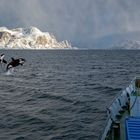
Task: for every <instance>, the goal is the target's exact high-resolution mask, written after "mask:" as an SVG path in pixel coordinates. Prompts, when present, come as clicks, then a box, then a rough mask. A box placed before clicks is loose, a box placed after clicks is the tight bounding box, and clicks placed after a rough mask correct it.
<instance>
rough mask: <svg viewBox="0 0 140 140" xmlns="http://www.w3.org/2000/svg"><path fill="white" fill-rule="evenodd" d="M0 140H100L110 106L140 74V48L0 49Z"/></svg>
mask: <svg viewBox="0 0 140 140" xmlns="http://www.w3.org/2000/svg"><path fill="white" fill-rule="evenodd" d="M1 53H5V56H6V58H5V59H7V60H8V61H10V57H16V58H18V57H24V58H25V59H26V60H27V61H26V63H25V65H24V66H19V67H17V68H16V69H15V72H14V74H13V75H6V74H5V72H4V71H5V68H4V66H3V67H2V68H1V70H0V140H97V139H98V138H99V136H100V134H101V132H102V130H103V127H104V125H105V120H106V107H107V106H109V104H110V103H111V101H112V99H113V98H114V97H115V96H116V95H117V94H119V92H120V90H122V88H125V87H126V86H127V85H128V84H129V83H130V81H131V80H132V79H133V77H134V76H136V75H139V74H140V51H115V50H114V51H113V50H112V51H111V50H110V51H107V50H105V51H103V50H102V51H99V50H56V51H55V50H52V51H31V50H30V51H29V50H24V51H18V50H12V51H11V50H7V51H6V50H5V51H4V50H1Z"/></svg>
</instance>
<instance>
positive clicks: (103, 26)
mask: <svg viewBox="0 0 140 140" xmlns="http://www.w3.org/2000/svg"><path fill="white" fill-rule="evenodd" d="M0 26H6V27H8V28H17V27H30V26H35V27H37V28H39V29H40V30H41V31H44V32H50V33H52V34H53V35H54V36H55V37H56V38H57V40H60V41H61V40H68V41H69V42H71V43H72V45H73V46H76V47H88V45H89V44H92V43H93V40H96V39H98V38H102V37H104V36H108V35H112V34H118V33H119V34H121V33H125V32H135V31H140V0H0Z"/></svg>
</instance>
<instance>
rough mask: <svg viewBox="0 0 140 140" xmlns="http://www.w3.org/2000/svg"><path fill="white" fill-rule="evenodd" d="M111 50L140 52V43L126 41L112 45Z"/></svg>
mask: <svg viewBox="0 0 140 140" xmlns="http://www.w3.org/2000/svg"><path fill="white" fill-rule="evenodd" d="M110 48H111V49H125V50H139V49H140V41H137V40H125V41H121V42H119V43H117V44H114V45H112V47H110Z"/></svg>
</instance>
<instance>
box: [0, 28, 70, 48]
mask: <svg viewBox="0 0 140 140" xmlns="http://www.w3.org/2000/svg"><path fill="white" fill-rule="evenodd" d="M0 48H1V49H72V46H71V45H70V44H69V42H68V41H67V40H65V41H61V42H59V41H57V40H56V38H55V36H54V35H52V34H50V33H49V32H42V31H40V30H39V29H38V28H36V27H33V26H31V27H29V28H15V29H8V28H7V27H0Z"/></svg>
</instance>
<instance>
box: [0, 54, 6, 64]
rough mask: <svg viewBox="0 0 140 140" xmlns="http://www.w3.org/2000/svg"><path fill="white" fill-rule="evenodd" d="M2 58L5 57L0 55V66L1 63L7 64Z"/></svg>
mask: <svg viewBox="0 0 140 140" xmlns="http://www.w3.org/2000/svg"><path fill="white" fill-rule="evenodd" d="M4 57H5V55H4V54H1V55H0V64H3V63H5V64H7V61H6V60H5V59H4Z"/></svg>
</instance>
